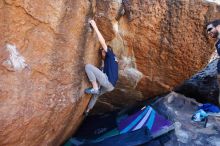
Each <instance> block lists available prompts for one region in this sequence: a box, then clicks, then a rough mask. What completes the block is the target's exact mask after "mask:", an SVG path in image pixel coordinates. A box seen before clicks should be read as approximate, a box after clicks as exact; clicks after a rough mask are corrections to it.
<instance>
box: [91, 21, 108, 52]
mask: <svg viewBox="0 0 220 146" xmlns="http://www.w3.org/2000/svg"><path fill="white" fill-rule="evenodd" d="M89 23H90V24H91V25H92V27H93V29H94V30H95V32H96V34H97V36H98V39H99V42H100V43H101V45H102V48H103V49H104V50H105V52H107V48H108V47H107V45H106V43H105V39H104V38H103V36H102V34H101V33H100V31H99V29H98V27H97V25H96V23H95V21H94V20H90V21H89Z"/></svg>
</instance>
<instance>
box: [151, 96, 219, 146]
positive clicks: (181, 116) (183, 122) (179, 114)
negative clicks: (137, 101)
mask: <svg viewBox="0 0 220 146" xmlns="http://www.w3.org/2000/svg"><path fill="white" fill-rule="evenodd" d="M201 105H202V104H201V103H198V102H196V101H195V100H192V99H189V98H187V97H185V96H183V95H181V94H177V93H175V92H171V93H170V94H168V95H166V96H165V97H162V98H161V99H159V100H158V101H156V102H155V103H154V107H155V109H156V110H157V111H158V112H160V113H161V114H163V115H165V116H166V117H168V118H169V119H170V120H172V121H173V122H175V132H174V133H172V134H171V139H170V140H169V141H168V142H167V143H165V144H164V146H176V145H180V146H204V145H207V146H218V145H219V143H220V126H219V124H220V117H219V115H218V116H214V114H212V115H209V116H208V122H207V124H206V128H204V122H193V121H192V120H191V117H192V115H193V114H194V113H195V112H196V111H197V110H198V107H199V106H201Z"/></svg>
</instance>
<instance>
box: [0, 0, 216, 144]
mask: <svg viewBox="0 0 220 146" xmlns="http://www.w3.org/2000/svg"><path fill="white" fill-rule="evenodd" d="M119 7H120V1H110V0H109V1H108V0H107V1H100V0H89V1H80V0H62V1H61V0H57V1H54V0H38V1H36V0H1V1H0V32H1V35H0V49H1V50H0V51H1V53H0V57H1V58H0V64H1V65H0V104H1V106H0V145H1V146H4V145H5V146H6V145H7V146H14V145H17V146H28V145H32V146H39V145H42V146H44V145H49V146H55V145H60V144H61V143H62V142H63V141H64V140H65V139H66V138H68V136H70V135H71V133H73V132H74V131H75V129H76V128H77V127H78V125H79V124H80V122H81V120H82V113H83V111H84V109H85V108H86V106H87V103H88V101H89V98H90V97H89V96H86V95H85V94H84V93H83V90H84V89H85V88H86V87H88V86H89V83H88V80H87V78H86V75H85V73H84V66H85V64H86V63H91V64H96V65H98V48H99V43H98V40H97V37H96V35H95V34H94V33H93V32H92V31H91V30H90V27H89V25H88V23H87V22H88V20H89V18H94V19H95V20H96V21H97V24H98V26H99V27H100V30H101V32H102V33H103V35H104V37H105V38H106V40H107V41H108V43H109V44H110V45H111V46H112V47H113V48H114V51H115V53H116V55H117V56H118V57H119V59H120V60H121V61H120V69H121V70H120V80H119V83H118V85H117V88H116V90H115V91H114V92H112V93H110V95H106V97H109V96H111V97H112V96H114V98H111V100H110V101H105V103H108V104H110V105H111V104H114V103H119V102H121V103H125V104H118V106H122V105H127V104H132V103H133V102H135V100H141V99H143V98H145V97H147V96H154V95H157V94H161V93H164V92H166V91H169V90H170V89H172V88H173V87H174V86H176V85H177V84H179V83H180V82H182V81H183V80H185V79H186V78H188V77H189V76H191V75H192V74H194V73H195V72H196V71H197V70H198V69H200V68H201V67H202V66H203V65H204V64H205V63H206V61H207V59H208V58H209V56H210V54H211V52H212V51H213V50H212V49H210V48H212V47H211V46H212V45H211V43H210V42H209V40H208V38H207V37H206V36H205V35H204V34H205V32H204V29H203V28H204V25H205V23H206V21H207V20H210V19H213V18H217V17H218V15H217V14H218V12H219V8H218V7H217V6H216V5H215V4H209V3H206V2H203V1H196V2H195V1H192V2H188V1H186V2H181V1H173V0H161V1H159V0H158V1H142V0H133V1H131V11H132V13H133V14H132V16H133V20H132V21H130V22H128V20H127V17H125V16H123V17H122V18H121V19H120V20H119V21H116V20H115V16H116V14H117V11H118V9H119ZM213 10H214V11H213ZM122 93H123V94H122ZM131 93H132V94H131ZM119 95H123V96H124V98H119V97H120V96H119ZM128 95H130V96H128ZM103 98H104V99H107V98H105V97H103ZM116 99H121V100H122V101H117V100H116ZM128 99H129V100H128ZM111 101H113V102H111ZM127 101H129V102H128V103H127Z"/></svg>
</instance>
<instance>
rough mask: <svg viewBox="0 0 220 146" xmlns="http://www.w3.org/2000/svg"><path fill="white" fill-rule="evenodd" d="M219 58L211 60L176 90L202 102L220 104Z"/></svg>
mask: <svg viewBox="0 0 220 146" xmlns="http://www.w3.org/2000/svg"><path fill="white" fill-rule="evenodd" d="M218 60H219V59H215V60H213V61H212V62H210V63H209V64H208V65H207V66H206V67H205V68H204V69H203V70H202V71H200V72H198V73H196V74H195V75H194V76H192V78H190V79H189V80H186V81H185V82H184V83H183V84H181V85H180V86H178V87H176V88H175V89H174V90H175V91H176V92H179V93H181V94H184V95H185V96H187V97H191V98H194V99H196V100H197V101H199V102H200V103H213V104H216V105H220V102H219V101H220V100H219V99H218V95H219V89H218V83H217V63H218Z"/></svg>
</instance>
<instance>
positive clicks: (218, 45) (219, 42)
mask: <svg viewBox="0 0 220 146" xmlns="http://www.w3.org/2000/svg"><path fill="white" fill-rule="evenodd" d="M215 47H216V49H217V52H218V55H219V56H220V39H219V40H218V41H217V43H216V44H215Z"/></svg>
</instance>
